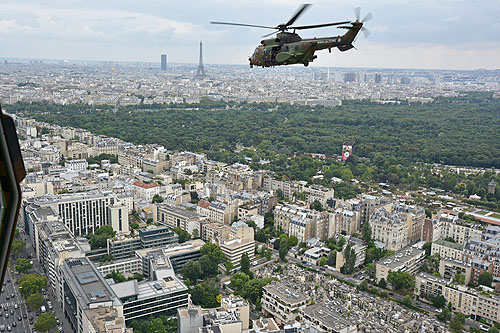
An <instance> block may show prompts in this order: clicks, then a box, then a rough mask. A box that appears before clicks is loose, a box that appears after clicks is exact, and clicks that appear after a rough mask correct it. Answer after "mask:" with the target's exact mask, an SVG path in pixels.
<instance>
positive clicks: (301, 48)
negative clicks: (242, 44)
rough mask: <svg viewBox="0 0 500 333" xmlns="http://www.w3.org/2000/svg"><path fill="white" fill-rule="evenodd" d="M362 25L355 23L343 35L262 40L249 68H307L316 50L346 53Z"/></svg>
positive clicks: (287, 34) (289, 35) (281, 35)
mask: <svg viewBox="0 0 500 333" xmlns="http://www.w3.org/2000/svg"><path fill="white" fill-rule="evenodd" d="M362 26H363V23H361V22H357V23H355V24H354V25H353V26H352V27H351V28H350V29H349V30H348V31H347V32H346V33H345V34H344V35H342V36H340V35H339V36H336V37H320V38H307V39H302V38H301V37H300V36H299V35H298V34H296V33H290V32H280V33H278V34H277V35H276V37H275V38H271V39H264V40H262V41H261V44H260V45H259V46H257V48H256V49H255V51H254V53H253V54H252V55H251V56H250V58H249V59H248V60H249V61H250V67H253V66H259V67H272V66H281V65H292V64H303V65H304V66H308V65H309V63H310V62H313V61H314V59H316V58H317V56H316V55H314V53H315V52H316V51H318V50H324V49H328V50H329V51H330V52H331V49H332V48H338V49H339V50H340V51H347V50H349V49H352V48H353V47H354V46H353V45H352V42H353V40H354V38H355V37H356V35H357V34H358V32H359V31H360V29H361V28H362Z"/></svg>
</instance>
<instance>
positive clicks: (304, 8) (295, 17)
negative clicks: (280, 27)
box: [284, 3, 311, 27]
mask: <svg viewBox="0 0 500 333" xmlns="http://www.w3.org/2000/svg"><path fill="white" fill-rule="evenodd" d="M310 6H311V4H310V3H305V4H303V5H302V6H300V8H299V9H298V10H297V12H296V13H295V15H293V16H292V18H291V19H290V20H288V22H287V23H285V24H284V26H285V27H288V26H289V25H290V24H293V22H295V20H297V19H298V18H299V16H300V15H302V14H303V13H304V11H305V10H306V9H307V8H308V7H310Z"/></svg>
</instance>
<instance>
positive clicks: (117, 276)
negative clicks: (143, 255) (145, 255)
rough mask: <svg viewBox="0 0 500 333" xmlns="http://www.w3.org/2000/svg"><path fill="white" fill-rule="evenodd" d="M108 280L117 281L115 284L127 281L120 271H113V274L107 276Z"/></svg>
mask: <svg viewBox="0 0 500 333" xmlns="http://www.w3.org/2000/svg"><path fill="white" fill-rule="evenodd" d="M106 279H113V281H115V283H121V282H124V281H125V280H126V278H125V275H123V274H122V273H121V272H119V271H113V272H111V273H109V274H107V275H106Z"/></svg>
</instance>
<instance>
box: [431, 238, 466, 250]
mask: <svg viewBox="0 0 500 333" xmlns="http://www.w3.org/2000/svg"><path fill="white" fill-rule="evenodd" d="M434 244H438V245H441V246H446V247H449V248H452V249H455V250H460V251H462V250H463V249H464V246H463V245H462V244H458V243H455V242H450V241H447V240H444V239H439V240H437V241H435V242H434Z"/></svg>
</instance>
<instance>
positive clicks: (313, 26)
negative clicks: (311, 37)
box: [288, 21, 351, 30]
mask: <svg viewBox="0 0 500 333" xmlns="http://www.w3.org/2000/svg"><path fill="white" fill-rule="evenodd" d="M348 23H351V22H350V21H343V22H335V23H323V24H313V25H299V26H297V27H288V28H289V29H295V30H304V29H316V28H323V27H331V26H334V25H341V24H348Z"/></svg>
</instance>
